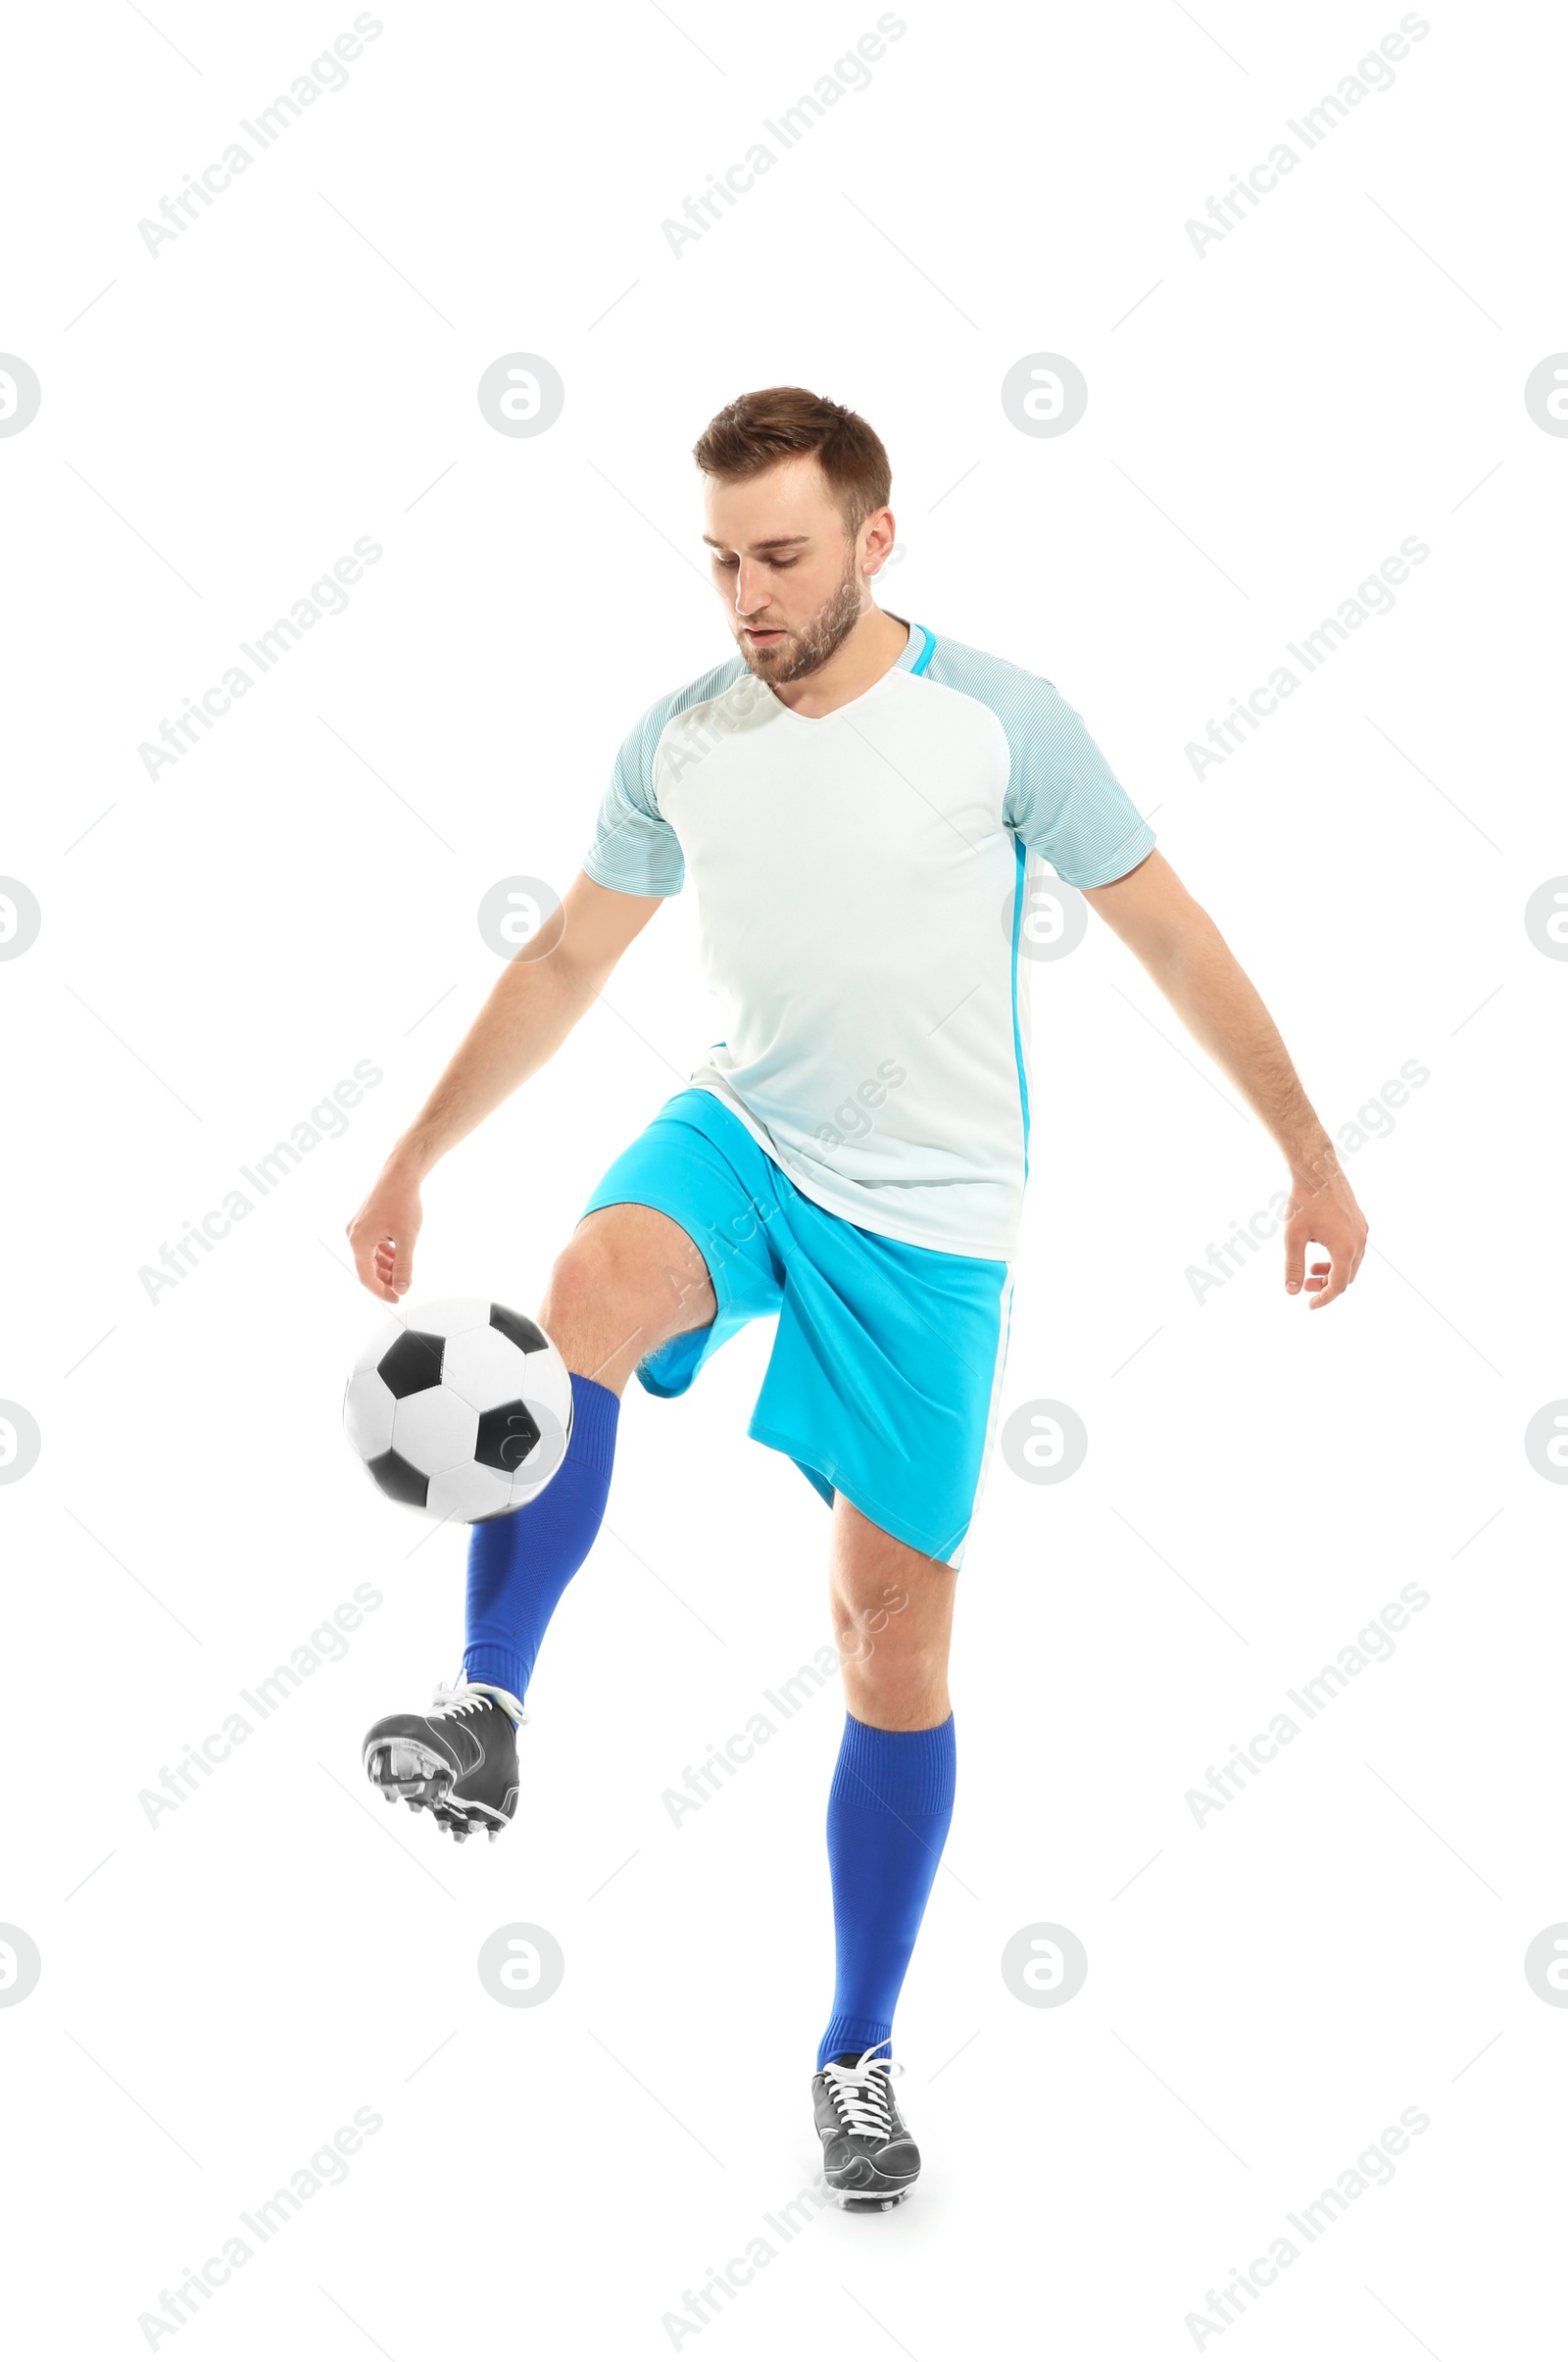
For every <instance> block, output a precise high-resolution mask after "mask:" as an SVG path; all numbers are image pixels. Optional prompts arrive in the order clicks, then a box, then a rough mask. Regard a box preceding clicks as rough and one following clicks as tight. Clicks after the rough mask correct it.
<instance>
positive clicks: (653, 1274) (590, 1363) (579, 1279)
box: [539, 1206, 716, 1394]
mask: <svg viewBox="0 0 1568 2362" xmlns="http://www.w3.org/2000/svg"><path fill="white" fill-rule="evenodd" d="M715 1309H716V1304H715V1301H714V1297H713V1289H712V1283H711V1280H710V1278H709V1276H708V1266H707V1264H706V1263H705V1262H704V1260H703V1258H702V1255H700V1253H699V1252H698V1250H697V1248H696V1246H695V1245H694V1243H693V1241H692V1240H691V1239H690V1238H689V1237H688V1236H687V1234H686V1232H685V1231H684V1230H682V1229H681V1227H680V1225H679V1223H678V1222H674V1221H671V1219H670V1217H669V1216H668V1215H667V1214H662V1213H660V1212H659V1211H658V1209H657V1208H656V1207H654V1206H601V1207H599V1208H598V1209H597V1210H596V1211H595V1212H593V1213H591V1214H587V1215H585V1216H584V1218H583V1220H582V1221H581V1222H580V1223H579V1224H578V1226H577V1229H576V1231H575V1232H574V1233H573V1235H572V1237H571V1238H570V1240H568V1242H567V1244H566V1245H565V1247H564V1248H563V1250H562V1252H561V1254H560V1255H558V1256H557V1258H556V1261H555V1264H554V1267H553V1268H552V1271H551V1274H550V1285H549V1288H548V1289H547V1291H546V1294H545V1301H544V1303H543V1304H542V1305H541V1306H540V1312H539V1317H540V1320H541V1321H542V1323H543V1324H544V1327H545V1328H546V1329H547V1330H548V1331H549V1334H550V1335H551V1337H552V1338H553V1339H554V1340H555V1342H556V1344H557V1346H558V1347H559V1348H560V1350H561V1352H562V1353H563V1354H564V1357H565V1360H566V1362H567V1365H568V1366H569V1367H570V1368H571V1369H573V1370H576V1371H577V1372H579V1374H580V1375H582V1376H583V1377H589V1378H595V1379H597V1380H598V1382H599V1383H600V1384H601V1385H603V1386H608V1387H610V1388H611V1389H612V1391H613V1392H614V1393H616V1394H618V1393H619V1392H620V1390H621V1388H622V1387H623V1386H624V1385H625V1383H626V1381H627V1379H628V1378H629V1377H630V1376H631V1373H632V1371H633V1370H634V1369H635V1368H636V1366H637V1363H638V1362H639V1361H640V1360H641V1359H642V1358H643V1356H644V1355H645V1354H646V1353H652V1352H653V1351H654V1350H655V1348H656V1347H657V1346H659V1345H662V1343H663V1342H664V1341H665V1339H666V1338H669V1337H676V1336H680V1335H681V1334H683V1333H684V1332H685V1331H686V1330H688V1329H700V1328H706V1327H707V1325H708V1323H709V1322H710V1321H711V1319H712V1318H713V1314H714V1311H715Z"/></svg>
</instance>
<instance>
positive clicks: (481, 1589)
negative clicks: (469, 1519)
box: [463, 1371, 620, 1701]
mask: <svg viewBox="0 0 1568 2362" xmlns="http://www.w3.org/2000/svg"><path fill="white" fill-rule="evenodd" d="M571 1393H572V1402H573V1409H572V1420H571V1442H570V1443H569V1444H568V1445H567V1447H566V1456H565V1458H564V1460H563V1462H562V1464H561V1467H560V1469H559V1470H558V1471H557V1473H556V1475H555V1476H554V1477H553V1478H552V1479H551V1481H550V1483H549V1484H548V1485H547V1486H546V1487H545V1489H544V1491H543V1492H542V1493H541V1494H540V1496H539V1498H538V1500H537V1501H528V1502H527V1503H526V1504H525V1505H524V1506H523V1507H522V1508H520V1509H514V1510H513V1512H512V1515H511V1516H510V1517H498V1518H496V1519H495V1520H494V1521H493V1523H491V1524H487V1525H476V1526H475V1527H474V1529H473V1533H472V1536H471V1539H470V1540H469V1543H468V1600H467V1647H466V1648H465V1650H464V1652H463V1670H464V1672H465V1674H466V1677H467V1679H468V1680H469V1681H486V1682H493V1683H495V1685H496V1687H497V1688H498V1689H502V1690H509V1691H510V1692H511V1693H512V1696H513V1697H514V1698H517V1699H518V1700H519V1701H520V1700H521V1698H523V1697H524V1696H525V1694H526V1692H527V1688H528V1683H529V1679H530V1677H531V1676H532V1673H533V1664H534V1658H535V1657H536V1656H537V1655H538V1653H539V1644H540V1642H541V1641H542V1640H543V1639H544V1635H545V1626H546V1625H547V1624H548V1623H549V1621H550V1619H551V1617H552V1616H553V1615H554V1613H555V1611H556V1603H557V1601H558V1600H559V1599H560V1598H561V1595H562V1593H563V1592H564V1590H565V1588H566V1585H567V1584H568V1583H569V1582H570V1581H571V1578H572V1576H573V1575H574V1574H575V1573H576V1571H577V1569H578V1567H579V1566H581V1564H582V1562H583V1560H584V1559H585V1558H586V1557H587V1555H588V1552H589V1551H590V1550H592V1548H593V1544H594V1536H595V1535H596V1534H597V1533H598V1531H599V1525H600V1520H601V1519H602V1518H603V1516H604V1514H605V1502H606V1501H607V1500H608V1498H609V1495H610V1471H611V1468H612V1466H613V1462H614V1457H615V1426H616V1422H617V1420H618V1418H619V1415H620V1402H619V1399H618V1397H616V1396H615V1395H613V1394H612V1393H611V1391H610V1389H609V1387H608V1386H599V1385H597V1384H596V1383H595V1381H594V1380H593V1379H592V1378H579V1377H578V1376H577V1375H576V1373H575V1371H574V1372H573V1373H572V1380H571Z"/></svg>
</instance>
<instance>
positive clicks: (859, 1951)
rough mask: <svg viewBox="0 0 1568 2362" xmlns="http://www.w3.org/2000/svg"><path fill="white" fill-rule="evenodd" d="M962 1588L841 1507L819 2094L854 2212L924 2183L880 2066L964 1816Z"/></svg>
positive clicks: (820, 2119)
mask: <svg viewBox="0 0 1568 2362" xmlns="http://www.w3.org/2000/svg"><path fill="white" fill-rule="evenodd" d="M956 1581H957V1577H956V1571H955V1569H954V1568H953V1567H951V1566H947V1565H944V1564H943V1562H942V1561H941V1560H940V1559H938V1558H930V1557H927V1556H925V1555H924V1553H923V1552H921V1551H919V1550H911V1549H909V1547H908V1546H907V1544H906V1543H902V1542H898V1541H896V1540H895V1539H894V1537H893V1536H892V1535H891V1534H887V1533H884V1532H883V1530H882V1529H881V1528H880V1527H879V1526H876V1525H873V1524H872V1523H871V1521H870V1519H869V1518H867V1517H863V1516H862V1515H861V1514H860V1512H859V1510H858V1509H856V1508H853V1507H852V1506H851V1504H850V1503H849V1502H848V1501H846V1500H845V1499H844V1498H843V1496H842V1495H840V1496H839V1498H838V1500H837V1501H836V1502H835V1504H834V1511H833V1540H832V1552H831V1558H830V1572H829V1597H830V1601H831V1606H832V1614H833V1627H834V1632H835V1634H836V1636H837V1640H838V1646H839V1650H840V1655H841V1658H842V1661H843V1671H844V1694H845V1703H846V1705H847V1707H848V1712H847V1714H846V1717H845V1724H844V1737H843V1740H842V1742H841V1744H840V1748H839V1759H838V1766H837V1769H836V1770H835V1772H834V1775H833V1785H832V1788H831V1790H830V1791H829V1796H828V1808H827V1844H828V1861H829V1866H830V1869H831V1873H832V1881H833V1925H834V1937H835V1945H836V1953H837V1979H836V1984H835V1989H834V1994H833V2013H832V2016H831V2017H830V2019H829V2021H828V2025H827V2029H826V2031H825V2033H824V2034H823V2036H822V2040H821V2043H820V2045H819V2047H818V2052H817V2069H818V2072H817V2077H816V2082H815V2085H814V2087H813V2096H814V2100H815V2106H816V2119H817V2128H818V2131H819V2133H820V2134H821V2136H822V2140H823V2148H824V2171H825V2174H826V2178H827V2182H828V2187H829V2189H830V2190H832V2192H833V2194H834V2195H835V2196H836V2197H838V2198H839V2199H840V2200H841V2201H843V2202H846V2203H849V2204H868V2205H874V2206H883V2207H885V2206H888V2205H891V2204H894V2203H896V2202H897V2200H898V2199H899V2198H901V2197H903V2196H905V2195H906V2194H907V2191H908V2190H909V2188H910V2186H911V2185H912V2183H913V2181H914V2179H915V2176H916V2175H917V2174H918V2172H919V2164H920V2161H919V2152H918V2151H917V2149H916V2148H915V2145H914V2142H913V2141H911V2140H910V2139H909V2137H908V2134H907V2130H906V2129H905V2127H904V2124H903V2122H902V2119H901V2118H900V2115H899V2111H898V2107H897V2103H896V2101H895V2100H894V2097H893V2091H892V2084H891V2080H890V2078H889V2076H888V2074H887V2072H886V2070H885V2069H883V2070H881V2071H878V2069H877V2066H876V2064H875V2060H876V2058H877V2057H878V2056H882V2055H886V2054H887V2052H888V2047H889V2042H890V2040H891V2036H892V2032H893V2012H894V2008H895V2005H896V2003H897V2001H898V1997H899V1992H900V1989H901V1987H902V1986H903V1983H904V1976H905V1971H906V1970H907V1967H908V1965H909V1955H910V1953H911V1951H912V1950H913V1948H914V1940H915V1937H916V1936H917V1934H918V1933H919V1928H920V1920H921V1917H922V1915H923V1913H924V1910H925V1905H926V1898H927V1896H928V1895H930V1892H931V1885H932V1881H933V1879H934V1878H935V1877H936V1872H937V1864H938V1862H939V1861H940V1859H941V1856H942V1847H943V1845H944V1843H945V1841H946V1839H947V1834H948V1824H949V1822H950V1821H951V1819H952V1817H953V1795H954V1779H955V1748H954V1731H953V1711H952V1707H951V1705H950V1703H949V1700H948V1645H949V1640H950V1637H951V1634H952V1629H953V1601H954V1593H955V1589H956Z"/></svg>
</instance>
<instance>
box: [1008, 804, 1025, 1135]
mask: <svg viewBox="0 0 1568 2362" xmlns="http://www.w3.org/2000/svg"><path fill="white" fill-rule="evenodd" d="M1012 849H1013V853H1014V855H1015V857H1016V859H1015V861H1014V865H1013V887H1012V1055H1013V1058H1015V1059H1016V1061H1017V1066H1018V1105H1019V1107H1021V1108H1022V1110H1023V1177H1024V1179H1025V1181H1027V1180H1028V1178H1029V1077H1028V1075H1027V1073H1026V1072H1025V1071H1024V1062H1023V1035H1022V1033H1021V1032H1020V1031H1019V1028H1018V945H1019V942H1020V941H1021V939H1022V936H1023V899H1024V871H1025V869H1026V867H1027V865H1028V861H1029V855H1028V852H1027V850H1026V849H1025V846H1024V841H1023V839H1022V837H1014V838H1013V840H1012Z"/></svg>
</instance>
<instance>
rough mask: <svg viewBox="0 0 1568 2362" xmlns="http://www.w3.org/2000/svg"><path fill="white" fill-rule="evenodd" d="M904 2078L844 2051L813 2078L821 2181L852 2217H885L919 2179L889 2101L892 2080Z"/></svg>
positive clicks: (916, 2159) (868, 2057)
mask: <svg viewBox="0 0 1568 2362" xmlns="http://www.w3.org/2000/svg"><path fill="white" fill-rule="evenodd" d="M872 2047H873V2048H874V2047H875V2045H874V2044H873V2046H872ZM902 2073H903V2069H902V2068H900V2067H896V2066H894V2064H893V2062H892V2060H891V2059H886V2058H874V2057H873V2056H872V2054H871V2051H870V2050H865V2051H862V2052H861V2054H860V2056H859V2057H858V2058H857V2057H856V2055H855V2053H854V2051H853V2050H846V2051H845V2052H844V2053H843V2055H842V2057H839V2058H835V2059H830V2060H829V2061H828V2064H827V2065H826V2066H825V2067H820V2068H818V2070H817V2072H816V2074H815V2075H814V2076H813V2077H812V2078H811V2104H812V2106H813V2107H814V2109H815V2111H816V2130H817V2134H818V2137H819V2138H820V2140H821V2142H822V2180H823V2182H824V2184H825V2185H826V2188H827V2192H828V2195H829V2196H830V2197H831V2198H832V2199H833V2201H834V2203H835V2204H836V2205H839V2206H843V2207H845V2208H846V2209H847V2210H848V2211H849V2212H851V2213H853V2214H885V2213H886V2212H887V2210H888V2208H889V2207H890V2206H897V2205H899V2204H900V2203H901V2202H902V2201H903V2200H904V2199H905V2198H907V2196H908V2194H909V2192H910V2190H912V2189H913V2188H914V2185H915V2182H916V2181H917V2180H918V2178H919V2173H920V2152H919V2150H918V2149H917V2148H916V2147H915V2145H914V2142H913V2141H912V2140H911V2139H910V2138H909V2128H908V2126H907V2124H906V2123H905V2121H904V2118H903V2117H902V2116H901V2115H900V2114H899V2104H898V2101H897V2100H896V2099H895V2098H894V2096H893V2080H892V2079H893V2077H894V2076H895V2075H899V2074H902Z"/></svg>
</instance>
